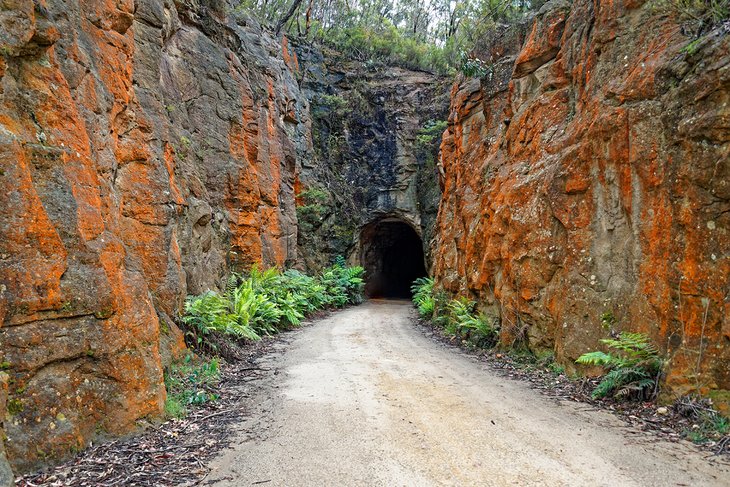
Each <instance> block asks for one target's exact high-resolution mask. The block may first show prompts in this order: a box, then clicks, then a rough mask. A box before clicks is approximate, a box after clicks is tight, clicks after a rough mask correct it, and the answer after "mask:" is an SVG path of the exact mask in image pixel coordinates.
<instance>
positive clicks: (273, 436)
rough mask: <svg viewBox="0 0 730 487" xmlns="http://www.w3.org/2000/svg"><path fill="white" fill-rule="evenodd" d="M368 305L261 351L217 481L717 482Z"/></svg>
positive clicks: (391, 307)
mask: <svg viewBox="0 0 730 487" xmlns="http://www.w3.org/2000/svg"><path fill="white" fill-rule="evenodd" d="M413 319H414V315H413V311H412V307H411V306H410V304H409V303H406V302H393V301H370V302H368V303H366V304H364V305H361V306H358V307H355V308H350V309H348V310H346V311H342V312H338V313H335V314H333V315H331V316H329V317H328V318H326V319H323V320H320V321H318V322H316V323H314V324H313V325H311V326H308V327H305V328H302V329H300V330H298V331H296V332H294V333H292V334H290V335H289V337H288V338H287V339H286V342H285V343H282V344H280V345H279V346H278V348H277V350H276V351H275V352H274V353H272V354H270V355H267V356H266V357H264V358H263V359H262V360H261V362H260V365H261V367H263V368H266V369H270V370H271V373H269V374H268V377H267V378H265V379H263V380H262V381H261V382H260V383H259V384H258V385H257V386H256V387H255V388H252V389H251V391H252V392H251V393H252V394H253V396H252V397H251V398H250V399H251V403H252V404H253V406H252V409H251V411H250V412H251V414H250V417H247V418H242V422H241V423H240V425H239V426H238V427H237V429H236V432H235V434H236V436H237V437H236V440H235V441H234V444H235V446H234V447H233V448H232V449H230V450H228V451H225V452H223V453H222V454H221V455H220V456H219V457H217V458H216V459H215V460H214V461H213V462H212V464H211V465H210V466H211V468H212V472H211V473H210V475H209V477H208V479H207V480H212V481H213V485H219V486H243V485H261V486H264V487H270V486H325V485H333V486H334V485H336V486H355V485H368V486H370V485H383V486H429V485H459V486H466V485H480V486H508V485H517V486H530V485H539V486H582V485H594V486H673V485H676V486H721V485H722V486H723V487H727V486H728V485H730V464H728V463H727V462H725V461H719V460H717V459H714V460H711V459H707V458H706V454H703V453H700V452H698V451H697V450H695V449H694V448H693V447H692V446H691V445H689V444H684V443H679V444H675V443H669V442H665V441H663V440H659V439H657V438H655V437H652V436H650V435H648V434H646V433H642V432H638V431H634V430H631V429H630V428H628V427H626V426H624V423H622V422H621V421H620V420H619V419H617V418H616V417H614V416H613V415H611V414H609V413H606V412H601V411H596V410H593V409H591V408H590V407H589V406H587V405H583V404H578V403H572V402H563V403H559V402H558V401H557V400H556V399H551V398H548V397H545V396H541V395H540V394H538V393H537V392H535V391H533V390H531V389H530V388H529V387H528V385H527V384H525V383H522V382H520V381H514V380H508V379H505V378H502V377H499V376H498V375H496V374H495V373H494V372H492V371H490V370H489V369H488V368H486V366H485V365H483V364H480V363H479V362H477V361H476V360H475V359H474V358H472V357H470V356H468V355H465V354H463V353H461V352H459V351H457V350H454V349H451V348H447V347H445V346H444V345H442V344H440V343H438V342H436V341H433V340H430V339H429V338H427V337H425V336H424V335H423V334H422V333H421V332H420V331H419V330H418V329H417V328H416V327H415V326H414V325H413Z"/></svg>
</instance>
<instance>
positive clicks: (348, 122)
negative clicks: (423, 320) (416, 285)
mask: <svg viewBox="0 0 730 487" xmlns="http://www.w3.org/2000/svg"><path fill="white" fill-rule="evenodd" d="M298 52H299V63H300V67H301V84H302V89H303V91H304V93H305V94H306V96H307V98H309V99H310V103H311V114H312V149H313V151H312V153H311V155H310V156H309V157H303V158H301V160H302V161H303V164H302V168H301V171H300V172H299V173H298V181H297V183H298V184H297V194H298V198H297V203H298V216H299V222H300V227H299V243H300V254H301V259H302V262H303V264H304V265H305V266H306V267H308V268H310V269H317V268H319V267H321V266H323V265H327V264H329V263H330V262H331V260H332V259H333V257H335V256H337V255H342V256H345V257H348V256H349V257H350V259H351V261H352V262H353V263H355V262H358V261H359V260H360V258H361V256H360V253H361V252H360V250H361V245H360V230H361V229H362V228H363V227H364V226H365V225H367V224H369V223H372V222H374V221H377V220H380V219H383V218H393V219H397V220H400V221H403V222H405V223H407V224H408V225H410V226H411V227H413V229H414V230H416V232H417V233H418V234H419V236H421V237H422V240H423V241H424V242H425V244H426V245H425V247H426V250H428V248H429V246H428V242H429V240H430V239H431V237H432V232H433V228H434V226H435V220H436V213H437V207H438V201H439V197H440V193H439V189H438V176H437V172H436V165H435V163H434V161H435V156H436V154H437V152H438V143H439V142H440V136H441V134H440V133H439V134H437V136H435V137H433V138H431V137H430V136H429V135H428V133H429V131H428V128H429V127H430V126H432V125H433V124H435V123H437V122H439V121H442V120H445V118H446V114H447V110H448V104H449V85H450V80H447V79H446V78H445V77H443V76H438V75H434V74H430V73H426V72H417V71H410V70H407V69H403V68H399V67H393V66H371V67H369V66H367V65H364V64H363V63H361V62H353V61H348V60H345V59H342V58H341V57H339V56H337V54H336V53H332V52H327V51H325V53H324V56H323V55H322V53H321V52H319V51H312V50H311V49H310V48H309V47H308V46H301V47H299V48H298Z"/></svg>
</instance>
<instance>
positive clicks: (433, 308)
mask: <svg viewBox="0 0 730 487" xmlns="http://www.w3.org/2000/svg"><path fill="white" fill-rule="evenodd" d="M433 286H434V280H433V278H430V277H421V278H418V279H416V280H415V281H414V282H413V285H412V286H411V291H413V304H414V305H415V306H416V308H417V309H418V312H419V313H420V314H421V316H423V317H424V318H432V319H433V321H434V324H436V325H437V326H441V327H442V328H443V329H444V332H445V333H446V334H447V335H451V336H454V337H459V338H461V339H462V340H467V341H468V342H470V343H471V344H472V345H474V346H477V347H483V348H486V347H491V346H494V345H495V344H496V342H497V328H496V326H495V320H494V319H493V318H491V317H489V316H487V315H485V314H484V313H477V312H476V303H475V302H474V301H470V300H469V299H467V298H464V297H462V298H457V299H451V300H449V299H448V297H447V296H446V294H445V293H443V292H439V291H435V290H434V287H433Z"/></svg>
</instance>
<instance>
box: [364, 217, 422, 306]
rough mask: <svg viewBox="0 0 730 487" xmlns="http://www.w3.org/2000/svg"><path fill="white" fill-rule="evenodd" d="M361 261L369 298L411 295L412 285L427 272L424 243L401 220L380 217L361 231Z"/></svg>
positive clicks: (407, 296)
mask: <svg viewBox="0 0 730 487" xmlns="http://www.w3.org/2000/svg"><path fill="white" fill-rule="evenodd" d="M360 262H361V263H362V266H363V267H364V268H365V295H366V296H367V297H369V298H410V297H411V294H412V293H411V284H412V283H413V281H414V280H415V279H417V278H419V277H423V276H425V275H426V266H425V264H424V258H423V242H422V241H421V237H419V236H418V234H417V233H416V231H415V230H414V229H413V228H412V227H411V226H410V225H408V224H407V223H405V222H403V221H400V220H395V219H393V220H390V219H388V220H379V221H377V222H374V223H370V224H369V225H366V226H365V227H364V228H363V229H362V232H361V233H360Z"/></svg>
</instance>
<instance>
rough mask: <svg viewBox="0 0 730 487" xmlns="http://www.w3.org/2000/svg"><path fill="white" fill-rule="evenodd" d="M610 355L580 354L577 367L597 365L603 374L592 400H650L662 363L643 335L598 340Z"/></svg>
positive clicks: (628, 333)
mask: <svg viewBox="0 0 730 487" xmlns="http://www.w3.org/2000/svg"><path fill="white" fill-rule="evenodd" d="M601 342H602V343H604V344H605V345H606V346H608V348H609V349H610V350H612V351H613V352H611V353H606V352H601V351H595V352H588V353H584V354H583V355H581V356H580V357H578V360H576V362H577V363H579V364H584V365H597V366H600V367H603V368H604V369H605V370H606V371H607V373H606V374H605V375H604V376H603V377H602V379H601V382H600V383H599V384H598V386H597V387H596V389H595V390H594V391H593V397H594V398H601V397H606V396H608V395H613V396H614V397H623V398H627V397H632V396H633V397H637V398H647V399H649V398H653V397H654V396H656V393H657V383H658V380H659V375H660V374H661V371H662V367H663V366H664V361H663V360H662V358H661V357H660V356H659V351H658V350H657V348H656V347H655V346H654V345H653V344H652V343H651V342H650V340H649V337H647V336H646V335H644V334H643V333H630V332H621V334H620V335H619V337H618V339H604V340H601Z"/></svg>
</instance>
